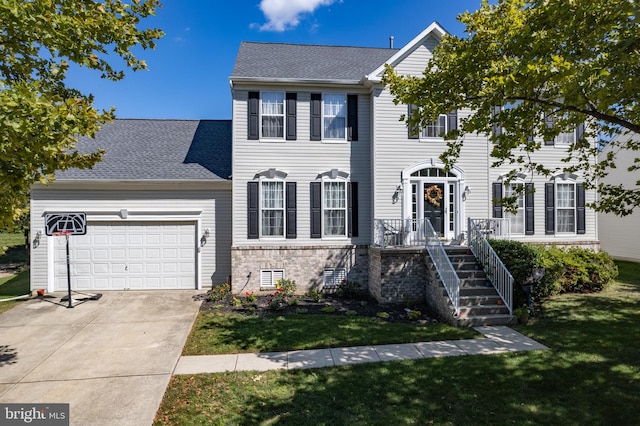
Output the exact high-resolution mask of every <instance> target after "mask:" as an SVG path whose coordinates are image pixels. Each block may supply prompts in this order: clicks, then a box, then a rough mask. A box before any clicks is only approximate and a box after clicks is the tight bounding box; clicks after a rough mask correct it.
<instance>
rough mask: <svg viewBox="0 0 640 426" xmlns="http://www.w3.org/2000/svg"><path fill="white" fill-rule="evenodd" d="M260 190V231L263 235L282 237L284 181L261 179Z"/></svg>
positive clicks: (283, 224) (283, 227)
mask: <svg viewBox="0 0 640 426" xmlns="http://www.w3.org/2000/svg"><path fill="white" fill-rule="evenodd" d="M260 188H261V189H260V191H261V194H260V195H261V197H260V198H261V203H260V204H261V206H260V217H261V232H260V234H261V235H262V236H263V237H283V236H284V229H285V223H284V221H285V214H284V208H285V205H284V182H282V181H277V180H263V181H262V182H261V183H260Z"/></svg>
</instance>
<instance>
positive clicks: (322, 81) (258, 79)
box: [229, 77, 363, 87]
mask: <svg viewBox="0 0 640 426" xmlns="http://www.w3.org/2000/svg"><path fill="white" fill-rule="evenodd" d="M234 82H235V83H281V84H336V85H341V86H353V85H360V84H362V83H363V80H362V79H359V80H335V79H334V80H330V79H312V78H273V77H230V78H229V83H230V84H231V87H233V84H234Z"/></svg>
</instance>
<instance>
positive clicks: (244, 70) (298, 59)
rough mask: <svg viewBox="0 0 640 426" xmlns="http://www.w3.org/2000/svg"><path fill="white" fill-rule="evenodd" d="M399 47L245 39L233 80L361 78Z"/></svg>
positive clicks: (350, 80) (322, 80) (344, 79)
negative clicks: (284, 42)
mask: <svg viewBox="0 0 640 426" xmlns="http://www.w3.org/2000/svg"><path fill="white" fill-rule="evenodd" d="M396 52H398V49H388V48H387V49H382V48H371V47H346V46H321V45H309V44H282V43H253V42H242V43H241V44H240V49H239V51H238V56H237V57H236V63H235V66H234V68H233V72H232V74H231V77H230V79H231V80H232V81H242V80H248V81H259V80H270V81H278V80H281V81H309V82H324V81H326V82H332V81H333V82H343V83H357V82H360V81H361V80H362V79H363V78H364V77H365V76H366V75H367V74H369V73H370V72H371V71H373V70H375V69H376V68H378V67H379V66H381V65H382V64H384V62H385V61H386V60H387V59H389V58H390V57H392V56H393V55H394V54H395V53H396Z"/></svg>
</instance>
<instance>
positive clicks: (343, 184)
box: [311, 170, 358, 239]
mask: <svg viewBox="0 0 640 426" xmlns="http://www.w3.org/2000/svg"><path fill="white" fill-rule="evenodd" d="M335 171H336V170H332V171H331V172H329V173H327V174H328V175H329V174H331V175H333V174H334V173H333V172H335ZM336 174H344V175H346V173H342V172H337V173H336ZM357 236H358V183H357V182H350V181H349V180H348V179H346V177H345V176H342V177H336V176H331V177H325V178H323V179H322V180H318V181H316V182H311V238H329V239H330V238H340V237H357Z"/></svg>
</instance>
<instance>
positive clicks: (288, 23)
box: [260, 0, 342, 32]
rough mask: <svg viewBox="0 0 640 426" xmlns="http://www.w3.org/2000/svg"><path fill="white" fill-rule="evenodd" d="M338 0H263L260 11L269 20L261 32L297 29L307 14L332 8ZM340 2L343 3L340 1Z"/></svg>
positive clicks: (261, 28)
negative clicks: (320, 9) (324, 7)
mask: <svg viewBox="0 0 640 426" xmlns="http://www.w3.org/2000/svg"><path fill="white" fill-rule="evenodd" d="M335 2H336V0H262V1H261V2H260V10H262V13H264V16H265V17H266V18H267V23H266V24H264V25H262V26H261V27H260V30H261V31H278V32H282V31H285V30H288V29H290V28H295V27H296V26H297V25H298V24H299V23H300V18H301V17H302V15H304V14H306V13H313V11H315V10H316V9H317V8H318V7H320V6H330V5H332V4H333V3H335ZM340 2H342V1H341V0H340Z"/></svg>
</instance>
